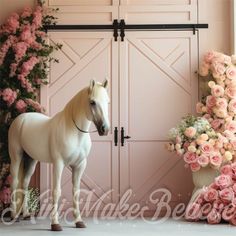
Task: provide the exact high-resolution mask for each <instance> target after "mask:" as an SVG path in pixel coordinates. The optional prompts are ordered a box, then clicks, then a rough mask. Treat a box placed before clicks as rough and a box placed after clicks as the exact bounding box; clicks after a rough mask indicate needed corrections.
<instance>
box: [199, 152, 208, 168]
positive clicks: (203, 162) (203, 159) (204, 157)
mask: <svg viewBox="0 0 236 236" xmlns="http://www.w3.org/2000/svg"><path fill="white" fill-rule="evenodd" d="M197 161H198V164H199V165H200V166H201V167H206V166H207V165H208V164H209V162H210V160H209V156H208V155H206V154H202V155H201V156H200V157H198V160H197Z"/></svg>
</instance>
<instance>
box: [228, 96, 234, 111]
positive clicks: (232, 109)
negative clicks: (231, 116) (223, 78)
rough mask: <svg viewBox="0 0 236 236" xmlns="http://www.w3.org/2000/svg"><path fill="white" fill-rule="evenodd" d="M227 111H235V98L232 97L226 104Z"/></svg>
mask: <svg viewBox="0 0 236 236" xmlns="http://www.w3.org/2000/svg"><path fill="white" fill-rule="evenodd" d="M228 108H229V111H231V112H233V113H236V99H232V100H231V101H230V102H229V105H228Z"/></svg>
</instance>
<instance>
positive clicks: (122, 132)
mask: <svg viewBox="0 0 236 236" xmlns="http://www.w3.org/2000/svg"><path fill="white" fill-rule="evenodd" d="M130 138H131V137H130V136H128V135H127V136H125V131H124V128H123V127H121V146H124V142H125V139H130Z"/></svg>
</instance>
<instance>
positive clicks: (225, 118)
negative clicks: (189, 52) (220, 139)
mask: <svg viewBox="0 0 236 236" xmlns="http://www.w3.org/2000/svg"><path fill="white" fill-rule="evenodd" d="M199 73H200V75H201V76H207V75H209V74H210V75H211V80H210V81H209V82H208V86H209V88H210V92H211V94H209V95H208V96H206V97H205V98H204V99H203V102H201V103H197V106H196V108H197V112H198V113H199V114H201V115H202V116H204V117H206V119H208V121H209V122H210V123H211V125H212V127H213V128H214V129H215V130H217V131H224V130H229V131H231V132H232V133H236V121H235V120H234V118H235V117H236V66H235V65H234V64H233V62H232V60H231V57H229V56H227V55H224V54H222V53H218V52H208V53H207V54H206V55H205V56H204V59H203V62H202V64H201V67H200V70H199Z"/></svg>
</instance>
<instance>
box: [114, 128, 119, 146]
mask: <svg viewBox="0 0 236 236" xmlns="http://www.w3.org/2000/svg"><path fill="white" fill-rule="evenodd" d="M114 143H115V146H117V145H118V129H117V127H115V129H114Z"/></svg>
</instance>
